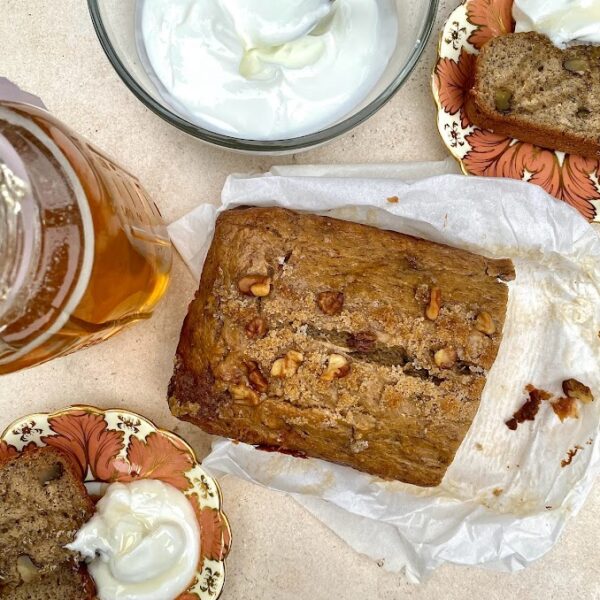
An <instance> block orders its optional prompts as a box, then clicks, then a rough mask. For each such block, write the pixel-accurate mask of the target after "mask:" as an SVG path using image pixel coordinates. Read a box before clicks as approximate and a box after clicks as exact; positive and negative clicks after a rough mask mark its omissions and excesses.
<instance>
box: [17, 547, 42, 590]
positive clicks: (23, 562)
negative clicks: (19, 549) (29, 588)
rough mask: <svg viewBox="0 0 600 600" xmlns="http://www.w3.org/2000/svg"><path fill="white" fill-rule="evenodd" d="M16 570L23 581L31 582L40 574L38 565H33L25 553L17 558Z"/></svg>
mask: <svg viewBox="0 0 600 600" xmlns="http://www.w3.org/2000/svg"><path fill="white" fill-rule="evenodd" d="M17 571H18V572H19V576H20V577H21V581H22V582H23V583H31V582H32V581H35V580H36V579H38V578H39V576H40V569H39V567H37V566H36V565H35V563H34V562H33V561H32V560H31V557H30V556H29V555H27V554H21V555H20V556H19V557H18V558H17Z"/></svg>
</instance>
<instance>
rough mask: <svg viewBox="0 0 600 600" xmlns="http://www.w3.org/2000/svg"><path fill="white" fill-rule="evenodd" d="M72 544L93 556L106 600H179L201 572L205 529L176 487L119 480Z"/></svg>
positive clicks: (100, 595) (90, 558)
mask: <svg viewBox="0 0 600 600" xmlns="http://www.w3.org/2000/svg"><path fill="white" fill-rule="evenodd" d="M67 548H69V549H70V550H72V551H74V552H78V553H79V554H81V555H82V556H83V557H84V558H86V559H87V560H88V561H89V563H88V569H89V572H90V574H91V576H92V577H93V579H94V581H95V583H96V587H97V594H98V598H100V600H174V599H175V598H176V597H177V596H178V595H179V594H181V593H182V592H184V591H185V590H186V589H187V587H188V586H189V585H190V583H191V582H192V580H193V579H194V575H195V573H196V571H197V567H198V561H199V557H200V529H199V526H198V522H197V519H196V516H195V514H194V510H193V509H192V506H191V504H190V502H189V501H188V499H187V498H186V497H185V496H184V495H183V494H182V493H181V492H180V491H179V490H177V489H176V488H174V487H172V486H170V485H168V484H166V483H163V482H162V481H157V480H140V481H135V482H132V483H129V484H122V483H114V484H112V485H110V486H109V487H108V489H107V491H106V494H105V495H104V497H103V498H102V499H101V500H100V501H99V502H98V504H97V506H96V513H95V515H94V516H93V517H92V518H91V519H90V520H89V521H88V522H87V523H86V524H85V525H84V526H83V527H82V528H81V529H80V530H79V532H78V533H77V536H76V538H75V540H74V541H73V542H72V543H71V544H69V545H68V546H67Z"/></svg>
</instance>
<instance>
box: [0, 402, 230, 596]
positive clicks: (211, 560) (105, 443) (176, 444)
mask: <svg viewBox="0 0 600 600" xmlns="http://www.w3.org/2000/svg"><path fill="white" fill-rule="evenodd" d="M46 445H48V446H55V447H57V448H60V449H61V450H64V451H66V452H67V453H68V454H70V455H71V456H72V457H73V460H74V462H75V464H76V465H78V467H79V473H80V474H81V478H82V480H83V481H84V482H85V483H86V486H87V487H88V489H90V491H91V492H92V493H94V490H96V489H99V488H100V487H101V486H102V484H106V483H112V482H115V481H121V482H127V481H132V480H133V479H160V480H162V481H165V482H166V483H170V484H171V485H174V486H175V487H176V488H178V489H179V490H181V491H182V492H183V493H184V494H185V495H186V496H187V497H188V499H189V501H190V502H191V504H192V506H193V507H194V510H195V512H196V516H197V517H198V522H199V524H200V531H201V551H200V563H199V565H198V573H197V576H196V578H195V579H194V582H193V584H192V585H191V586H190V588H189V589H188V591H187V592H186V593H184V594H182V595H181V596H179V598H178V599H177V600H216V599H217V598H218V597H219V596H220V595H221V590H222V589H223V583H224V581H225V563H224V560H225V557H226V556H227V554H228V553H229V548H230V544H231V532H230V529H229V524H228V522H227V518H226V516H225V514H224V513H223V512H222V510H221V505H222V497H221V490H220V489H219V486H218V484H217V482H216V481H215V480H214V479H212V478H211V477H210V476H209V475H208V474H207V473H206V472H205V471H204V470H203V469H202V467H201V466H200V464H199V463H198V460H197V459H196V456H195V454H194V451H193V450H192V449H191V448H190V447H189V446H188V445H187V444H186V443H185V442H184V441H183V440H182V439H181V438H179V437H177V436H176V435H174V434H173V433H171V432H169V431H164V430H162V429H158V428H157V427H156V426H155V425H154V424H153V423H151V422H150V421H148V420H147V419H145V418H144V417H142V416H140V415H137V414H134V413H131V412H128V411H124V410H100V409H98V408H93V407H91V406H73V407H71V408H67V409H65V410H61V411H59V412H56V413H52V414H46V413H39V414H33V415H28V416H26V417H23V418H21V419H19V420H18V421H15V422H14V423H13V424H12V425H10V426H9V427H8V428H7V429H6V430H5V431H4V433H3V434H2V436H1V437H0V462H1V461H2V459H3V458H5V457H10V456H14V455H16V454H18V453H19V452H21V451H22V450H24V449H27V448H32V447H36V446H46Z"/></svg>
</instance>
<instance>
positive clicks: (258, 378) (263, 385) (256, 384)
mask: <svg viewBox="0 0 600 600" xmlns="http://www.w3.org/2000/svg"><path fill="white" fill-rule="evenodd" d="M246 369H247V370H248V381H249V382H250V386H251V387H252V389H253V390H255V391H257V392H259V393H261V394H264V393H265V392H266V391H267V390H268V389H269V382H268V381H267V379H266V377H265V376H264V375H263V374H262V372H261V370H260V367H259V366H258V363H257V362H255V361H253V360H249V361H248V362H247V363H246Z"/></svg>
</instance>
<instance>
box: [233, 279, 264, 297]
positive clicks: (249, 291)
mask: <svg viewBox="0 0 600 600" xmlns="http://www.w3.org/2000/svg"><path fill="white" fill-rule="evenodd" d="M238 288H239V290H240V292H242V294H246V295H247V296H255V297H256V298H264V297H265V296H268V295H269V294H270V293H271V278H270V277H267V276H266V275H246V277H242V278H241V279H240V280H239V281H238Z"/></svg>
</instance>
